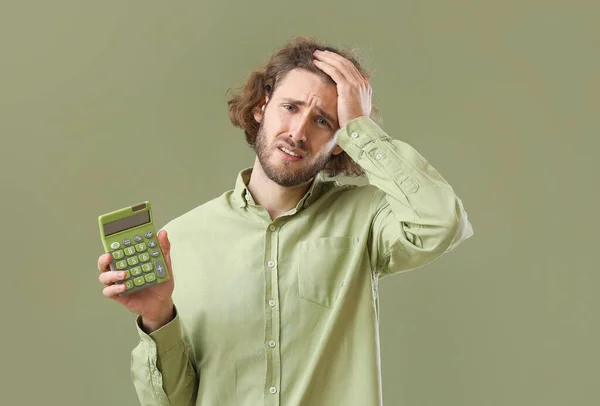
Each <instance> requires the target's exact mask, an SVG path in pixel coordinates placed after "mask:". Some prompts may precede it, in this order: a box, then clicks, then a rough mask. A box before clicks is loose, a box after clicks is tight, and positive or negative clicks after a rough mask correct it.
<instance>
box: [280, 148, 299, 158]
mask: <svg viewBox="0 0 600 406" xmlns="http://www.w3.org/2000/svg"><path fill="white" fill-rule="evenodd" d="M277 149H279V150H280V151H281V152H282V154H283V156H284V157H285V158H287V159H289V160H293V161H297V160H300V159H302V156H301V155H299V154H297V153H295V152H292V151H290V150H289V149H287V148H285V147H279V148H277Z"/></svg>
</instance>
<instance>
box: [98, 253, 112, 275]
mask: <svg viewBox="0 0 600 406" xmlns="http://www.w3.org/2000/svg"><path fill="white" fill-rule="evenodd" d="M110 261H112V255H111V254H103V255H100V257H98V270H99V271H100V272H106V271H109V270H110Z"/></svg>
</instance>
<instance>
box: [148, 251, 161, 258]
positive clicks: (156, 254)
mask: <svg viewBox="0 0 600 406" xmlns="http://www.w3.org/2000/svg"><path fill="white" fill-rule="evenodd" d="M150 255H152V256H153V257H154V258H156V257H157V256H159V255H160V252H158V251H152V253H151V254H150Z"/></svg>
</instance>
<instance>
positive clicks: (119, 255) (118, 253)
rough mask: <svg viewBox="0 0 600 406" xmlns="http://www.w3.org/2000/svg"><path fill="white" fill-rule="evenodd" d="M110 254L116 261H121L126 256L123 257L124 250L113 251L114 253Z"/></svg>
mask: <svg viewBox="0 0 600 406" xmlns="http://www.w3.org/2000/svg"><path fill="white" fill-rule="evenodd" d="M110 254H111V255H112V257H113V258H114V259H121V258H123V256H124V255H123V250H118V251H113V252H111V253H110Z"/></svg>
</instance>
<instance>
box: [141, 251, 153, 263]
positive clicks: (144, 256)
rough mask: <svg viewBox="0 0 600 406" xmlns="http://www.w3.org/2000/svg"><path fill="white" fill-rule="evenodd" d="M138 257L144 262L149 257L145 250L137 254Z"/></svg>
mask: <svg viewBox="0 0 600 406" xmlns="http://www.w3.org/2000/svg"><path fill="white" fill-rule="evenodd" d="M138 259H139V260H140V262H146V261H148V260H149V259H150V255H148V253H147V252H144V253H143V254H141V255H138Z"/></svg>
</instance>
